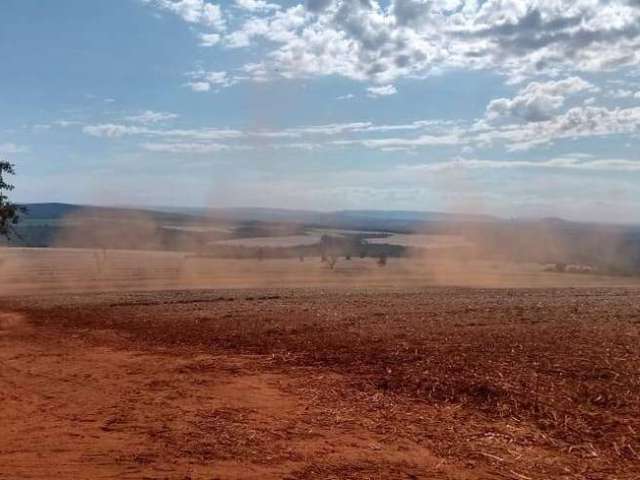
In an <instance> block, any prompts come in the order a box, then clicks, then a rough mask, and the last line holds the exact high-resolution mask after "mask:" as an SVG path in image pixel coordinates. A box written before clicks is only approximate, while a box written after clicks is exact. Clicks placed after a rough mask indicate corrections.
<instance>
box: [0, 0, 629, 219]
mask: <svg viewBox="0 0 640 480" xmlns="http://www.w3.org/2000/svg"><path fill="white" fill-rule="evenodd" d="M0 66H1V68H2V75H1V76H0V156H1V157H2V158H5V159H8V160H10V161H12V162H13V163H15V164H16V167H17V170H18V173H19V175H18V176H17V177H16V179H15V183H16V186H17V189H16V192H15V194H16V198H17V199H18V200H20V201H65V202H76V203H92V204H117V205H133V204H135V205H149V206H153V205H167V206H168V205H171V206H207V205H208V206H265V207H285V208H308V209H323V210H327V209H342V208H376V209H412V210H444V211H465V212H476V213H493V214H498V215H503V216H549V215H553V216H564V217H567V218H573V219H584V220H605V221H612V222H640V149H639V147H640V68H639V66H640V1H639V0H600V1H598V0H574V1H565V0H537V1H536V0H485V1H482V0H477V1H461V0H428V1H423V0H379V1H374V0H307V1H306V2H296V1H283V2H270V1H269V0H229V1H214V0H109V1H101V0H64V1H56V2H54V1H49V2H43V1H40V0H2V1H1V2H0Z"/></svg>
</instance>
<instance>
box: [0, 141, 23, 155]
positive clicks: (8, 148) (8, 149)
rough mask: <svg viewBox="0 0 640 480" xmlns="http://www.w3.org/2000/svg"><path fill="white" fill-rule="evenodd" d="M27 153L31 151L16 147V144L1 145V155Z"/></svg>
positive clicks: (21, 146)
mask: <svg viewBox="0 0 640 480" xmlns="http://www.w3.org/2000/svg"><path fill="white" fill-rule="evenodd" d="M27 151H29V149H28V148H27V147H25V146H23V145H16V144H15V143H0V153H2V154H5V155H13V154H16V153H25V152H27Z"/></svg>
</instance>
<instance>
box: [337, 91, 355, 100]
mask: <svg viewBox="0 0 640 480" xmlns="http://www.w3.org/2000/svg"><path fill="white" fill-rule="evenodd" d="M352 98H355V95H354V94H353V93H347V94H346V95H340V96H339V97H336V100H351V99H352Z"/></svg>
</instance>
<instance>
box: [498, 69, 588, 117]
mask: <svg viewBox="0 0 640 480" xmlns="http://www.w3.org/2000/svg"><path fill="white" fill-rule="evenodd" d="M595 90H596V88H595V87H594V86H593V85H592V84H590V83H589V82H586V81H584V80H582V79H581V78H579V77H569V78H567V79H565V80H559V81H549V82H531V83H530V84H529V85H527V86H526V87H525V88H524V89H522V90H520V92H518V94H517V95H516V96H515V97H513V98H511V99H509V98H498V99H496V100H492V101H491V103H489V105H488V106H487V118H489V119H490V120H496V119H502V118H504V117H512V118H517V119H521V120H524V121H527V122H539V121H542V120H548V119H549V118H551V116H552V115H553V114H554V112H555V111H557V110H558V109H559V108H560V107H562V106H563V105H564V102H565V100H566V98H567V96H569V95H572V94H575V93H578V92H583V91H595Z"/></svg>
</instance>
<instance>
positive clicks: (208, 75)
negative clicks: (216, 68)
mask: <svg viewBox="0 0 640 480" xmlns="http://www.w3.org/2000/svg"><path fill="white" fill-rule="evenodd" d="M187 75H188V76H189V77H190V78H191V80H192V81H190V82H187V83H186V86H188V87H190V88H191V90H193V91H194V92H208V91H210V90H211V89H216V90H219V89H221V88H227V87H230V86H232V85H235V84H236V83H237V79H236V78H232V77H231V76H230V75H229V74H228V73H227V72H224V71H220V72H207V71H204V70H197V71H195V72H190V73H188V74H187Z"/></svg>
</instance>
